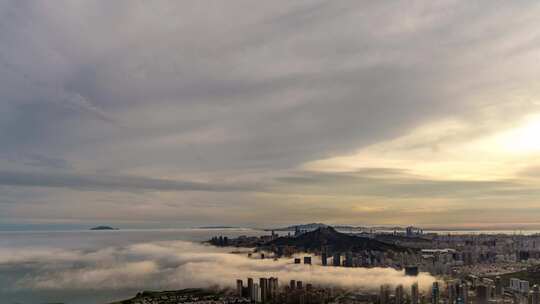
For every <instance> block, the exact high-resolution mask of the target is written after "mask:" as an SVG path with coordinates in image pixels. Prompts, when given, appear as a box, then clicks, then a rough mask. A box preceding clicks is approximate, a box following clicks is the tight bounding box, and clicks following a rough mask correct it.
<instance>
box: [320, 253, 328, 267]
mask: <svg viewBox="0 0 540 304" xmlns="http://www.w3.org/2000/svg"><path fill="white" fill-rule="evenodd" d="M321 264H322V265H323V266H326V265H328V256H327V255H326V251H323V252H322V253H321Z"/></svg>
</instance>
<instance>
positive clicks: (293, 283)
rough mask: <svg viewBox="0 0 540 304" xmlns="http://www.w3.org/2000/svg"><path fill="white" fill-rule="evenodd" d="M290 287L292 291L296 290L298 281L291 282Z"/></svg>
mask: <svg viewBox="0 0 540 304" xmlns="http://www.w3.org/2000/svg"><path fill="white" fill-rule="evenodd" d="M289 287H290V288H291V289H295V288H296V281H295V280H291V283H290V284H289Z"/></svg>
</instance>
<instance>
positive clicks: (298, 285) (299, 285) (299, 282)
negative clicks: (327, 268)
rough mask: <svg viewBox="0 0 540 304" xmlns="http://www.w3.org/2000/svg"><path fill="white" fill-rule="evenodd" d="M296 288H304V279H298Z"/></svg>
mask: <svg viewBox="0 0 540 304" xmlns="http://www.w3.org/2000/svg"><path fill="white" fill-rule="evenodd" d="M296 288H297V289H302V281H296Z"/></svg>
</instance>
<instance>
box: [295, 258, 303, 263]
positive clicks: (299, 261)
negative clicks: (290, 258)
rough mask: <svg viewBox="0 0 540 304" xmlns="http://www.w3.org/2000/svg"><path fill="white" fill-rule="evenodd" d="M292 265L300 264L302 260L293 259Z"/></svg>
mask: <svg viewBox="0 0 540 304" xmlns="http://www.w3.org/2000/svg"><path fill="white" fill-rule="evenodd" d="M294 263H295V264H301V263H302V260H301V259H300V258H294Z"/></svg>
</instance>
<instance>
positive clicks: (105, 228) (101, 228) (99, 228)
mask: <svg viewBox="0 0 540 304" xmlns="http://www.w3.org/2000/svg"><path fill="white" fill-rule="evenodd" d="M90 230H120V229H118V228H113V227H110V226H97V227H93V228H90Z"/></svg>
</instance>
